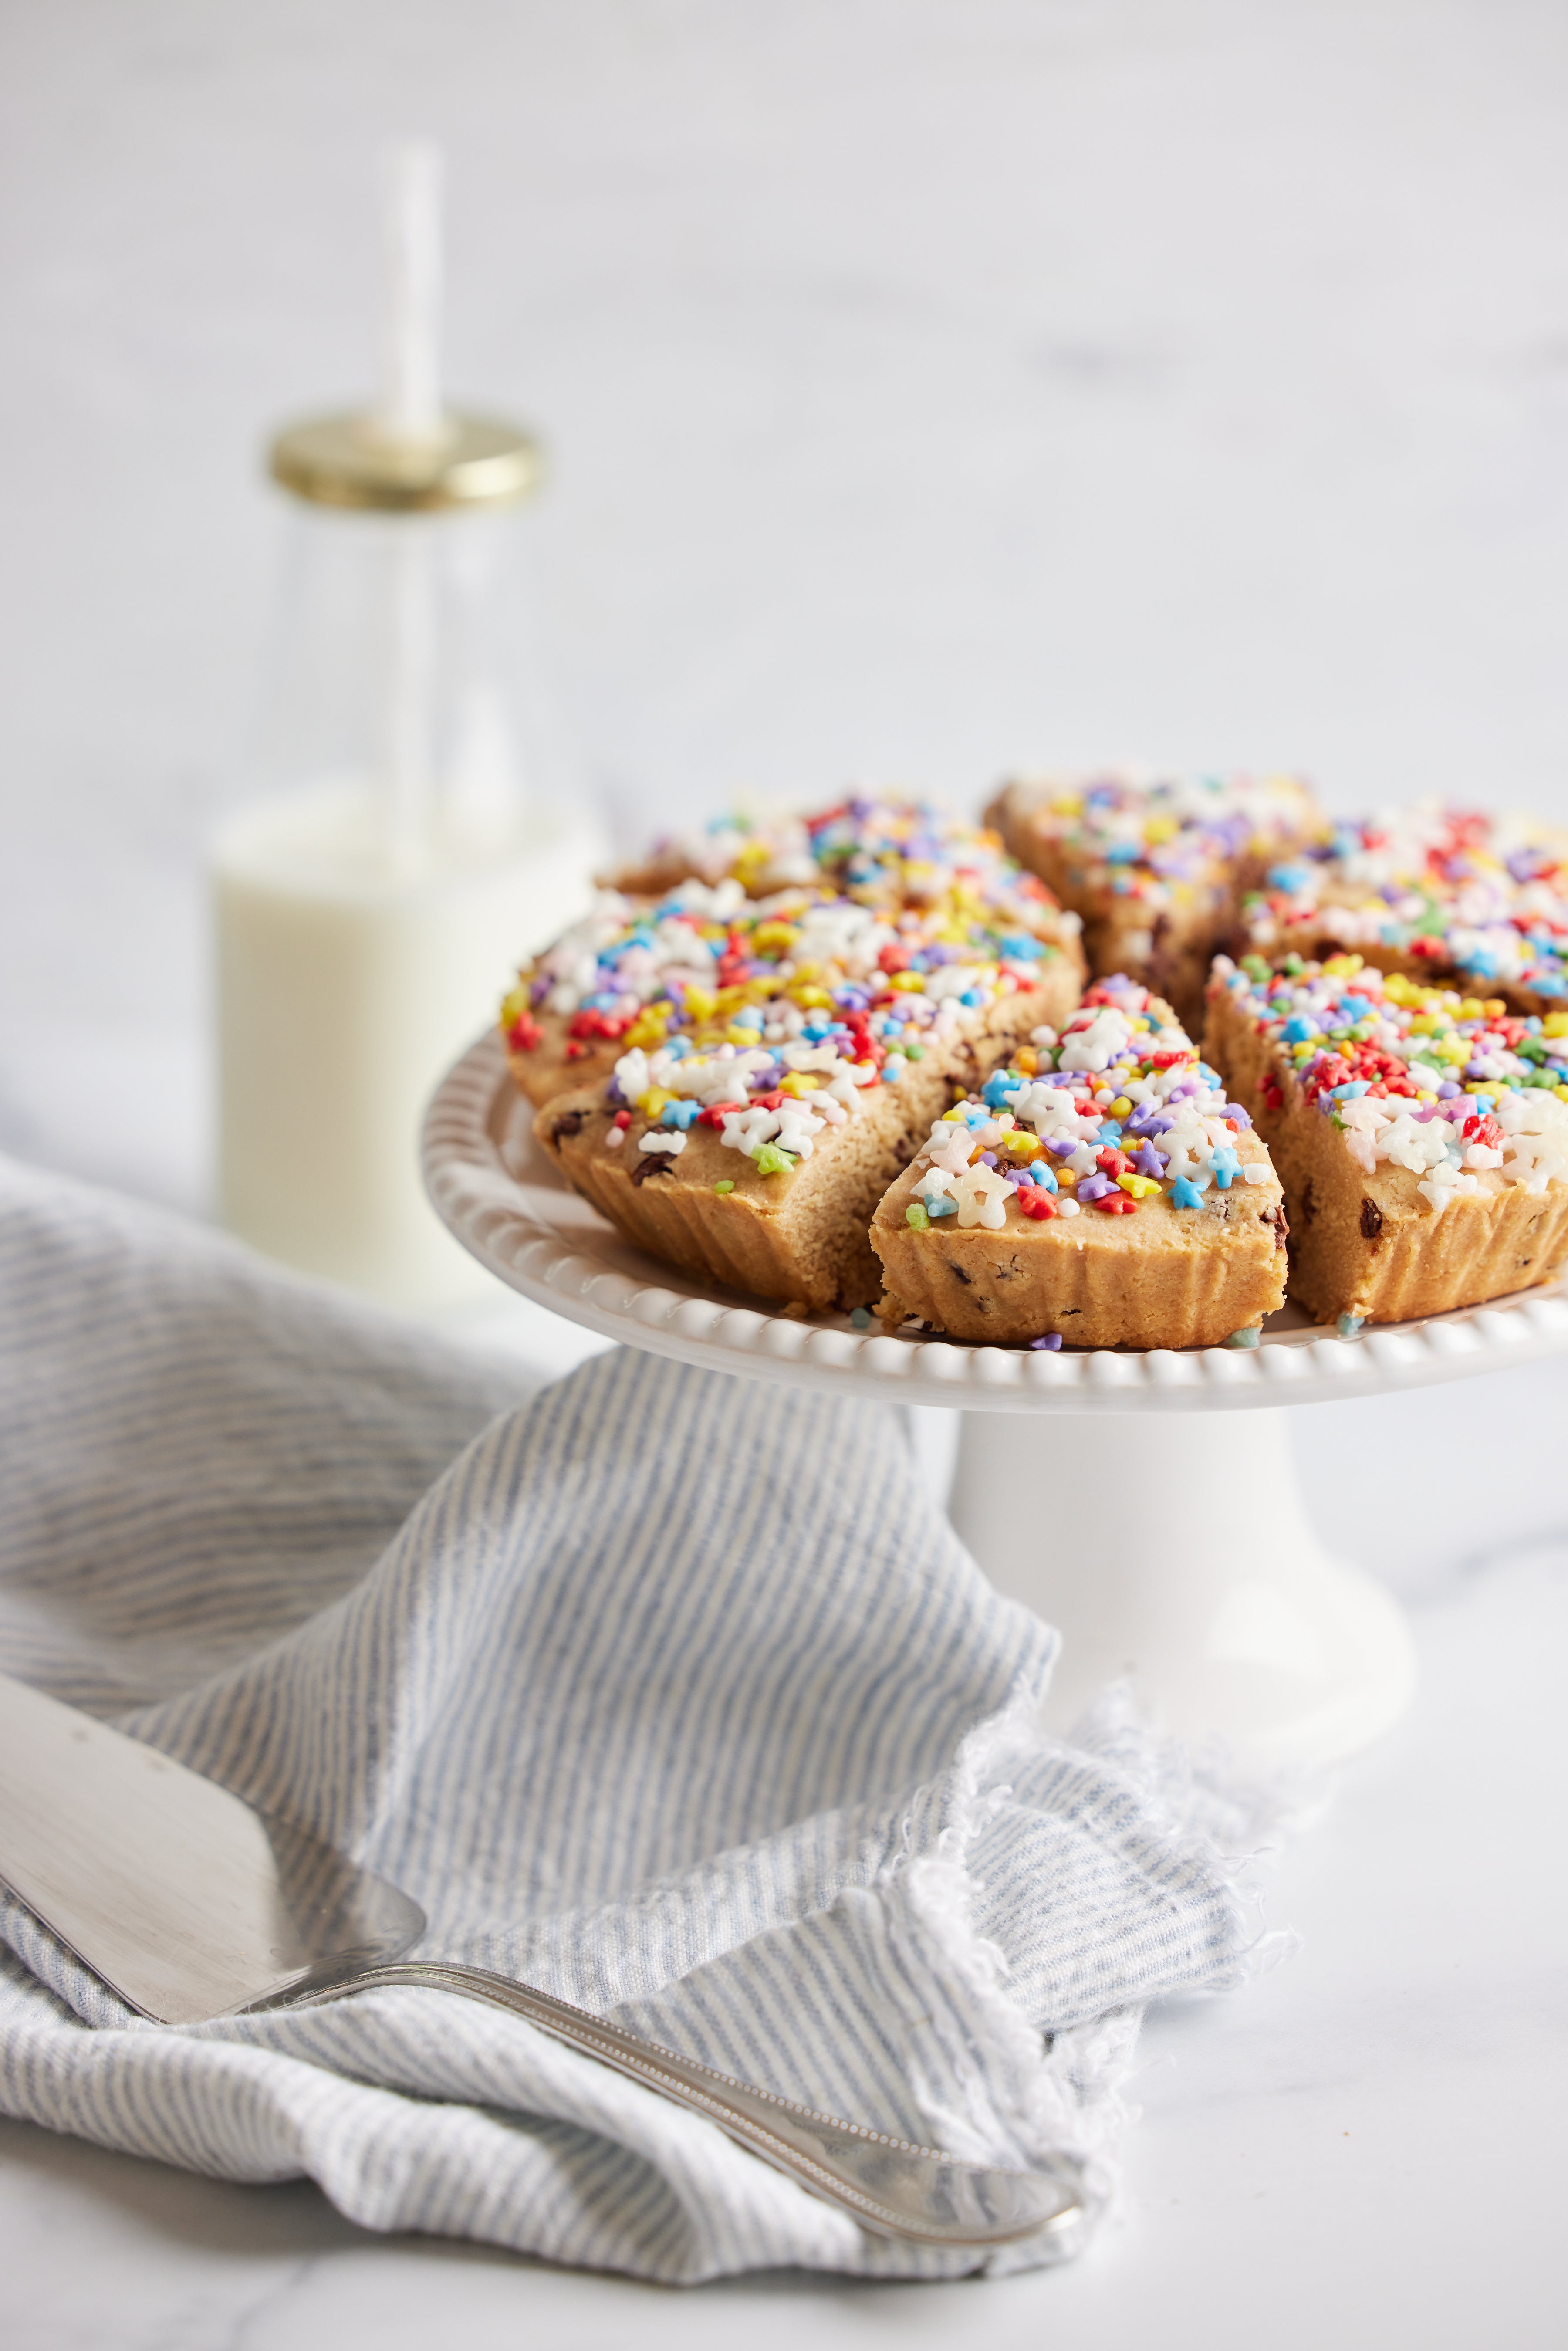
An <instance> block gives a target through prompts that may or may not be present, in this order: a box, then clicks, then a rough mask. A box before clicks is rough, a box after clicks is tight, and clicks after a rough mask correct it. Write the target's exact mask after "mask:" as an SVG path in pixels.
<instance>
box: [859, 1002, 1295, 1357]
mask: <svg viewBox="0 0 1568 2351" xmlns="http://www.w3.org/2000/svg"><path fill="white" fill-rule="evenodd" d="M871 1238H872V1244H873V1248H874V1249H875V1250H876V1252H877V1255H878V1257H879V1258H880V1259H881V1260H882V1266H883V1279H884V1282H885V1285H886V1293H885V1297H884V1301H883V1309H882V1311H883V1318H884V1320H886V1321H889V1322H895V1323H896V1322H902V1321H904V1320H906V1319H907V1318H908V1317H910V1316H914V1317H915V1319H916V1320H918V1321H919V1322H924V1323H925V1324H927V1325H928V1326H930V1327H932V1328H935V1329H937V1330H941V1331H945V1332H947V1333H948V1335H949V1336H950V1337H953V1338H957V1339H976V1340H988V1341H991V1342H993V1343H1026V1342H1027V1343H1030V1344H1032V1345H1035V1346H1052V1345H1058V1346H1059V1345H1061V1343H1063V1342H1066V1343H1069V1344H1071V1345H1072V1346H1075V1347H1193V1346H1214V1345H1218V1344H1220V1343H1225V1342H1227V1341H1230V1342H1233V1343H1238V1344H1242V1345H1245V1344H1249V1343H1254V1341H1255V1336H1256V1333H1257V1332H1258V1330H1259V1327H1260V1324H1261V1322H1262V1319H1263V1317H1264V1315H1265V1314H1268V1313H1270V1311H1272V1310H1273V1309H1274V1308H1275V1307H1277V1306H1279V1305H1280V1304H1281V1303H1282V1301H1283V1298H1284V1270H1285V1218H1284V1213H1283V1209H1282V1206H1281V1187H1280V1185H1279V1182H1278V1180H1277V1178H1276V1177H1275V1175H1274V1172H1273V1169H1272V1167H1271V1166H1270V1161H1269V1155H1268V1152H1267V1150H1266V1149H1265V1147H1264V1145H1263V1144H1262V1143H1261V1141H1260V1138H1259V1136H1258V1134H1257V1133H1256V1132H1255V1131H1254V1129H1253V1127H1252V1125H1251V1123H1250V1121H1249V1117H1248V1114H1247V1113H1246V1111H1245V1110H1244V1109H1242V1108H1240V1107H1239V1105H1238V1104H1236V1103H1235V1102H1229V1101H1228V1100H1227V1098H1226V1092H1225V1089H1224V1087H1223V1085H1222V1083H1221V1081H1220V1080H1219V1078H1218V1073H1217V1072H1216V1071H1214V1070H1212V1069H1210V1068H1209V1067H1208V1065H1207V1063H1206V1062H1205V1061H1203V1060H1202V1059H1201V1058H1200V1057H1199V1055H1198V1053H1197V1049H1196V1048H1195V1047H1194V1045H1193V1044H1192V1041H1191V1040H1190V1039H1189V1038H1188V1037H1187V1035H1186V1031H1185V1030H1184V1029H1182V1028H1181V1027H1180V1026H1179V1024H1178V1023H1177V1021H1176V1016H1175V1014H1174V1013H1173V1012H1172V1010H1171V1008H1170V1007H1169V1006H1168V1005H1166V1004H1164V1003H1162V1002H1161V1001H1160V1000H1159V999H1158V998H1155V997H1151V996H1150V995H1149V993H1148V991H1147V990H1146V989H1145V988H1144V987H1141V986H1139V985H1138V984H1137V983H1136V982H1134V981H1131V980H1128V979H1125V978H1124V977H1117V978H1114V979H1111V980H1107V981H1103V982H1102V983H1101V984H1100V985H1099V986H1098V987H1092V988H1091V989H1090V991H1089V993H1088V994H1087V995H1086V996H1085V998H1084V999H1083V1003H1082V1008H1081V1009H1080V1010H1079V1011H1078V1012H1077V1013H1076V1014H1075V1015H1074V1016H1073V1018H1072V1019H1071V1020H1070V1021H1068V1022H1067V1024H1066V1026H1065V1028H1064V1029H1063V1030H1062V1032H1061V1036H1060V1037H1058V1036H1057V1035H1056V1034H1055V1033H1054V1032H1053V1031H1052V1030H1051V1029H1042V1030H1041V1031H1040V1033H1039V1035H1038V1037H1037V1039H1036V1040H1035V1042H1034V1046H1033V1048H1032V1050H1030V1051H1027V1052H1024V1053H1021V1054H1019V1055H1017V1056H1015V1057H1014V1060H1013V1061H1012V1062H1011V1064H1010V1065H1009V1067H1008V1068H1007V1069H1005V1070H998V1071H996V1072H995V1073H994V1074H993V1076H992V1077H991V1079H990V1080H989V1081H988V1083H987V1085H986V1086H985V1087H984V1089H983V1090H982V1091H981V1092H980V1093H978V1094H977V1095H971V1096H970V1097H969V1098H968V1099H967V1100H966V1101H964V1102H960V1103H958V1104H957V1105H956V1108H954V1109H952V1110H950V1111H948V1112H947V1113H946V1114H945V1116H943V1117H942V1118H940V1119H938V1120H936V1122H935V1123H934V1124H933V1126H932V1128H931V1132H930V1135H929V1138H928V1139H927V1140H926V1141H925V1143H924V1144H923V1145H922V1147H921V1150H920V1152H919V1153H918V1155H916V1158H915V1162H914V1164H913V1165H911V1166H910V1167H909V1169H908V1170H907V1171H906V1172H905V1173H904V1175H901V1176H900V1177H899V1178H898V1180H897V1182H896V1183H895V1184H894V1186H892V1188H891V1189H890V1190H889V1191H888V1193H887V1194H886V1195H885V1196H884V1197H883V1200H882V1201H881V1203H880V1204H879V1206H878V1207H877V1211H876V1214H875V1216H874V1217H873V1220H872V1229H871Z"/></svg>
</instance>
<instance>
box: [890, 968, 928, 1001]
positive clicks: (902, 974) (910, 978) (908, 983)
mask: <svg viewBox="0 0 1568 2351" xmlns="http://www.w3.org/2000/svg"><path fill="white" fill-rule="evenodd" d="M889 986H890V987H896V988H897V989H898V990H899V991H900V992H901V994H903V995H905V996H918V995H919V994H920V992H921V990H922V989H923V988H924V987H925V973H924V972H923V971H895V972H894V975H893V977H892V979H891V981H890V982H889Z"/></svg>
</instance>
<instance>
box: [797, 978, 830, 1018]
mask: <svg viewBox="0 0 1568 2351" xmlns="http://www.w3.org/2000/svg"><path fill="white" fill-rule="evenodd" d="M789 994H790V995H791V996H792V997H793V998H794V999H795V1001H796V1003H797V1004H798V1005H799V1006H800V1009H801V1011H802V1012H813V1011H817V1010H820V1009H821V1007H823V1006H824V1005H830V1004H831V1002H832V1000H833V999H832V998H831V996H830V995H829V994H828V991H827V989H826V988H825V987H800V985H799V983H797V985H796V986H795V987H792V988H791V989H790V990H789Z"/></svg>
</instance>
